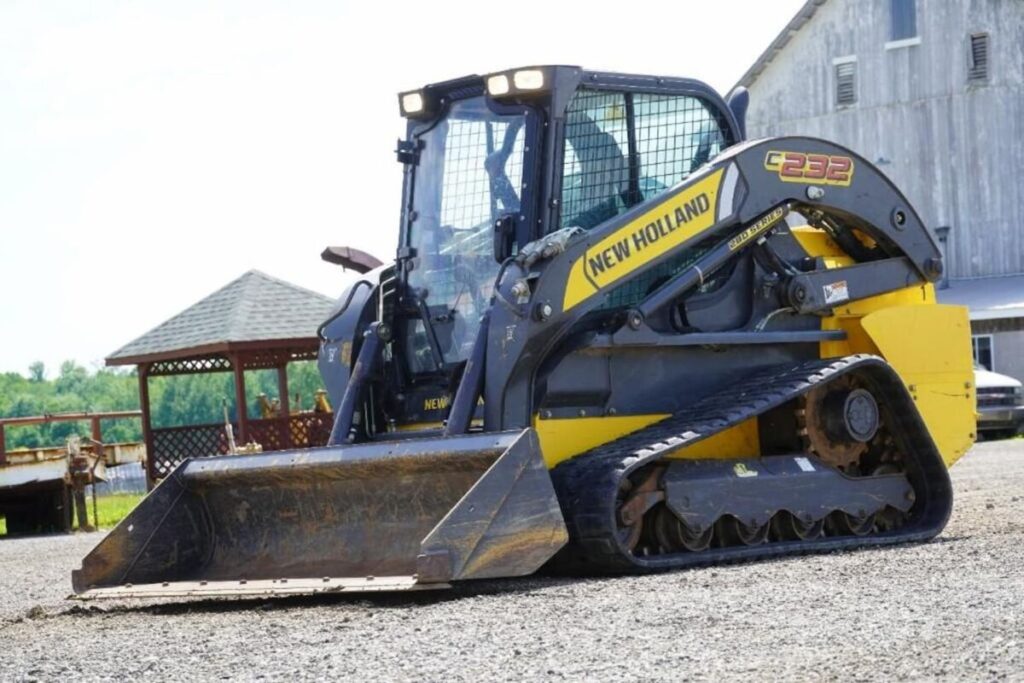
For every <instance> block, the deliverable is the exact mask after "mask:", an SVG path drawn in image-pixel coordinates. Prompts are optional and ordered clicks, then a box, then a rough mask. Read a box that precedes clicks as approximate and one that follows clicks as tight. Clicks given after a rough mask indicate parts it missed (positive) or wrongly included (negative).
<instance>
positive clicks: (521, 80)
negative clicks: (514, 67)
mask: <svg viewBox="0 0 1024 683" xmlns="http://www.w3.org/2000/svg"><path fill="white" fill-rule="evenodd" d="M512 82H513V83H515V84H516V87H517V88H518V89H520V90H540V89H541V88H543V87H544V72H543V71H541V70H540V69H523V70H522V71H517V72H515V73H514V74H513V75H512Z"/></svg>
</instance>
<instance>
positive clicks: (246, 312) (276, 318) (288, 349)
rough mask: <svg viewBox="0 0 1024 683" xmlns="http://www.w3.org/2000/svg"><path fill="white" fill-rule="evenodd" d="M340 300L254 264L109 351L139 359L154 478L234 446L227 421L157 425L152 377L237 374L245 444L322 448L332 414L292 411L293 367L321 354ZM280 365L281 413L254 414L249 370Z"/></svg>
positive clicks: (116, 357) (126, 360)
mask: <svg viewBox="0 0 1024 683" xmlns="http://www.w3.org/2000/svg"><path fill="white" fill-rule="evenodd" d="M333 306H334V301H333V300H332V299H330V298H329V297H326V296H324V295H322V294H318V293H316V292H313V291H310V290H308V289H305V288H303V287H298V286H296V285H293V284H291V283H290V282H285V281H284V280H279V279H277V278H274V277H271V276H269V275H267V274H265V273H261V272H260V271H258V270H250V271H249V272H247V273H245V274H244V275H242V276H241V277H239V278H237V279H235V280H232V281H231V282H229V283H228V284H226V285H225V286H224V287H221V288H220V289H218V290H217V291H216V292H214V293H213V294H210V295H209V296H207V297H206V298H204V299H202V300H200V301H199V302H197V303H195V304H193V305H192V306H190V307H188V308H187V309H185V310H184V311H182V312H181V313H178V314H177V315H175V316H174V317H172V318H170V319H169V320H167V321H165V322H163V323H161V324H160V325H157V326H156V327H154V328H153V329H152V330H150V331H149V332H147V333H145V334H144V335H142V336H141V337H139V338H138V339H136V340H134V341H132V342H129V343H128V344H126V345H124V346H122V347H121V348H120V349H118V350H117V351H115V352H113V353H112V354H110V356H108V357H107V364H108V365H138V371H139V372H138V374H139V403H140V405H141V407H142V431H143V438H144V439H145V441H146V452H147V458H146V468H147V474H148V476H149V480H150V482H151V483H152V482H154V481H155V480H156V479H159V478H162V477H165V476H167V474H169V473H170V471H171V470H173V469H174V467H176V466H177V464H178V463H179V462H181V461H182V460H184V459H186V458H193V457H203V456H207V455H217V454H219V453H226V452H227V451H228V442H227V437H226V434H225V431H224V425H223V424H222V423H218V424H207V425H186V426H180V427H170V426H161V427H154V426H153V425H152V421H151V414H150V405H149V403H150V402H149V378H150V377H156V376H161V375H165V376H166V375H180V374H190V373H206V372H232V373H233V374H234V378H235V405H236V407H237V410H236V414H237V421H236V422H235V424H234V430H235V434H236V435H237V438H238V440H239V441H240V442H241V443H247V442H249V441H250V440H252V441H256V442H257V443H259V444H260V445H261V446H262V448H263V450H265V451H272V450H280V449H283V448H295V447H306V446H318V445H323V444H324V443H326V438H327V436H328V434H329V433H330V428H331V423H332V420H331V416H330V414H329V413H327V414H324V413H322V412H320V413H317V412H315V411H314V412H306V413H294V414H293V413H292V412H291V410H290V405H289V400H288V399H289V396H288V371H287V366H288V363H289V362H291V361H296V360H313V359H315V358H316V355H317V350H318V348H319V340H318V339H317V334H316V330H317V327H318V326H319V325H320V324H321V323H322V322H323V321H324V320H326V319H327V318H328V316H329V315H330V314H331V310H332V308H333ZM256 369H276V370H277V382H278V393H279V394H280V411H279V414H277V415H274V416H271V417H266V416H264V417H262V418H259V419H251V418H250V417H249V415H248V409H249V406H248V405H247V402H246V396H245V371H246V370H256Z"/></svg>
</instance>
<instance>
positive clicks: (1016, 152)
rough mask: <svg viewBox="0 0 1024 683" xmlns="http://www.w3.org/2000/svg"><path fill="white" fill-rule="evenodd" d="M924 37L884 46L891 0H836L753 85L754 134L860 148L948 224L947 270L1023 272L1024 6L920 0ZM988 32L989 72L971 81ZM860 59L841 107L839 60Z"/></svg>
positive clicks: (931, 216)
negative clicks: (977, 39) (972, 46)
mask: <svg viewBox="0 0 1024 683" xmlns="http://www.w3.org/2000/svg"><path fill="white" fill-rule="evenodd" d="M917 27H918V35H919V36H920V39H921V43H920V44H919V45H916V46H912V47H903V48H897V49H890V50H886V49H885V43H886V41H887V39H888V36H889V0H828V1H827V2H825V3H824V4H823V5H822V6H821V7H820V8H819V9H818V10H817V12H816V13H815V14H814V16H813V17H812V18H811V20H810V21H809V22H807V23H806V24H805V25H804V26H803V27H802V28H801V29H800V30H799V31H798V32H797V33H796V34H795V35H794V36H793V37H792V39H791V40H790V41H789V43H788V44H787V45H786V46H785V47H784V48H783V49H782V51H781V52H780V53H778V54H777V55H776V57H775V58H774V60H772V61H771V62H769V63H768V65H767V66H766V67H765V69H764V70H763V71H762V72H761V74H760V75H759V76H757V77H756V78H755V79H754V80H753V82H752V83H750V84H746V85H748V87H749V88H750V94H751V105H750V110H749V113H748V119H747V120H748V130H749V133H750V136H751V137H764V136H770V135H797V134H799V135H811V136H816V137H822V138H827V139H831V140H835V141H836V142H838V143H840V144H843V145H846V146H848V147H850V148H852V149H853V150H854V151H856V152H858V153H859V154H861V155H863V156H864V157H866V158H867V159H869V160H871V161H874V162H875V163H877V164H878V165H879V168H880V169H881V170H882V171H883V172H884V173H885V174H886V175H888V176H889V177H891V178H892V179H893V180H894V181H895V182H896V184H897V185H898V186H899V187H900V188H901V189H902V190H903V192H904V193H905V194H906V195H907V197H908V198H909V199H910V201H911V202H912V203H913V204H914V206H915V207H916V208H917V210H918V212H919V213H920V214H921V216H922V218H923V219H924V221H925V223H926V224H927V225H928V226H930V227H931V228H933V229H934V228H936V227H939V226H950V228H951V230H950V235H949V244H948V261H947V264H946V265H947V272H948V274H949V275H950V276H951V277H954V278H960V277H981V276H988V275H1006V274H1013V273H1024V236H1022V235H1024V2H1022V1H1021V0H941V1H940V0H918V2H917ZM974 32H988V33H989V74H990V75H989V80H988V81H987V82H985V83H982V84H972V83H968V81H967V69H968V51H969V43H970V41H969V35H970V34H971V33H974ZM848 55H856V57H857V97H858V101H857V103H856V104H855V105H852V106H849V107H845V108H837V107H836V105H835V84H834V67H833V63H832V60H833V59H834V58H836V57H844V56H848Z"/></svg>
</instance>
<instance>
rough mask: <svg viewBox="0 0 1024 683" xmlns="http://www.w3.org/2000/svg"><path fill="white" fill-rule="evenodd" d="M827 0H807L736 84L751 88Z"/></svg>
mask: <svg viewBox="0 0 1024 683" xmlns="http://www.w3.org/2000/svg"><path fill="white" fill-rule="evenodd" d="M825 2H826V0H807V2H805V3H804V4H803V7H801V8H800V9H799V10H798V11H797V13H796V15H795V16H794V17H793V18H792V19H790V20H789V23H788V24H786V27H785V28H783V29H782V31H781V32H780V33H779V35H777V36H775V40H773V41H772V42H771V44H770V45H769V46H768V49H766V50H765V51H764V52H762V53H761V56H760V57H758V58H757V60H755V61H754V63H753V64H751V66H750V68H749V69H747V71H746V73H744V74H743V76H741V77H740V80H739V81H738V82H737V83H736V85H738V86H739V85H742V86H743V87H745V88H749V87H750V85H751V84H752V83H753V82H754V81H756V80H757V77H758V76H760V75H761V72H762V71H764V70H765V68H766V67H767V66H768V64H769V63H771V61H772V60H773V59H775V57H776V56H777V55H778V54H779V52H781V51H782V48H784V47H786V45H787V44H788V43H789V41H790V40H791V39H792V38H793V36H795V35H796V34H797V31H799V30H800V29H801V28H803V27H804V24H806V23H807V22H808V21H810V20H811V17H813V16H814V14H815V13H816V12H817V11H818V8H820V7H821V6H822V5H824V4H825Z"/></svg>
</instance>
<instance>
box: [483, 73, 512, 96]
mask: <svg viewBox="0 0 1024 683" xmlns="http://www.w3.org/2000/svg"><path fill="white" fill-rule="evenodd" d="M509 90H511V88H509V85H508V76H506V75H505V74H496V75H494V76H490V77H489V78H488V79H487V94H489V95H490V96H491V97H498V96H501V95H507V94H508V91H509Z"/></svg>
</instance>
